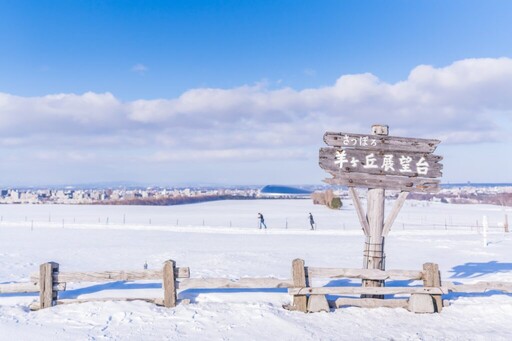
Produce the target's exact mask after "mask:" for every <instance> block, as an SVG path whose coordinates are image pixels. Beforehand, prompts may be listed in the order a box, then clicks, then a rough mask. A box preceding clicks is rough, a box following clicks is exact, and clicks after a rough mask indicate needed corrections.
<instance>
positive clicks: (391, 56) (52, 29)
mask: <svg viewBox="0 0 512 341" xmlns="http://www.w3.org/2000/svg"><path fill="white" fill-rule="evenodd" d="M510 13H512V3H510V2H507V1H488V2H485V3H484V2H479V1H450V2H444V1H415V2H410V1H402V0H400V1H387V2H384V1H300V2H297V1H290V0H286V1H277V2H275V1H258V2H243V1H234V0H233V1H197V0H190V1H151V2H147V1H129V2H122V1H105V2H91V1H64V0H53V1H50V0H48V1H47V0H42V1H28V0H21V1H16V2H2V3H0V41H1V42H2V45H1V47H0V52H1V53H0V157H1V160H2V161H1V162H0V186H3V187H6V186H7V187H9V186H10V187H15V186H38V185H65V184H71V185H72V184H80V183H82V184H87V183H98V182H117V181H122V182H126V183H142V184H159V185H168V186H173V185H174V186H176V185H180V184H213V185H266V184H284V185H287V184H289V185H296V184H320V183H321V181H322V179H324V178H326V177H328V174H326V173H325V172H324V171H323V170H321V169H320V167H319V166H318V149H319V148H320V147H322V146H324V144H323V141H322V137H323V133H324V132H325V131H343V132H353V133H369V132H370V126H371V125H372V124H374V123H381V124H388V125H389V126H390V135H394V136H406V137H423V138H437V139H440V140H441V141H442V142H441V144H440V145H439V147H438V149H437V150H436V154H440V155H443V156H444V160H443V161H442V163H443V164H444V171H443V173H444V175H443V178H442V179H441V181H442V183H466V182H468V181H470V182H472V183H511V182H512V160H511V157H510V151H511V150H512V140H511V136H512V45H511V44H510V37H511V36H512V24H511V23H510Z"/></svg>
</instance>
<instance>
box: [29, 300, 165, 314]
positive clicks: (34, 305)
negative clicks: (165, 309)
mask: <svg viewBox="0 0 512 341" xmlns="http://www.w3.org/2000/svg"><path fill="white" fill-rule="evenodd" d="M132 301H145V302H148V303H153V304H156V305H159V306H163V305H164V300H163V299H161V298H143V297H128V298H126V297H101V298H100V297H98V298H75V299H60V300H57V301H56V305H65V304H79V303H90V302H132ZM29 308H30V310H32V311H35V310H39V309H41V307H40V305H39V302H34V303H31V304H30V306H29Z"/></svg>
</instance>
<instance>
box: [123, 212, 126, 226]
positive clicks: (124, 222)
mask: <svg viewBox="0 0 512 341" xmlns="http://www.w3.org/2000/svg"><path fill="white" fill-rule="evenodd" d="M124 224H126V215H125V214H123V225H124Z"/></svg>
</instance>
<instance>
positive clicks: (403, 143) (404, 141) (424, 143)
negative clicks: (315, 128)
mask: <svg viewBox="0 0 512 341" xmlns="http://www.w3.org/2000/svg"><path fill="white" fill-rule="evenodd" d="M324 142H325V143H326V144H327V145H328V146H332V147H352V148H359V149H368V150H393V151H398V150H400V151H413V152H414V151H416V152H424V153H432V152H434V151H435V149H436V147H437V145H438V144H439V143H440V142H441V141H439V140H434V139H420V138H410V137H397V136H383V135H381V136H375V135H368V134H353V133H342V132H326V133H325V134H324Z"/></svg>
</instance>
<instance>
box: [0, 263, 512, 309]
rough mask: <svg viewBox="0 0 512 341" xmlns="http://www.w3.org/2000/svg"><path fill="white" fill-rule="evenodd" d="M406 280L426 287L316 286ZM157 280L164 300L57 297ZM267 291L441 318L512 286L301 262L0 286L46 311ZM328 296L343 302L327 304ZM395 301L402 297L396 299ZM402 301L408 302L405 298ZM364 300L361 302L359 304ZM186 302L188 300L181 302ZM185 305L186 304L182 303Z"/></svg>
mask: <svg viewBox="0 0 512 341" xmlns="http://www.w3.org/2000/svg"><path fill="white" fill-rule="evenodd" d="M318 279H323V280H326V279H327V280H340V279H350V280H353V279H360V280H378V281H386V280H407V281H422V284H423V286H402V287H396V286H390V287H356V286H318V287H317V286H313V285H311V284H312V283H313V280H318ZM139 280H159V281H161V282H162V288H163V298H119V297H112V298H82V299H59V297H58V293H59V291H65V290H66V284H67V283H79V282H92V283H98V282H114V281H139ZM229 288H240V289H269V288H288V293H289V294H290V295H292V303H291V304H290V305H285V306H284V308H286V309H289V310H295V311H302V312H319V311H329V310H330V309H331V308H341V307H345V306H357V307H364V308H376V307H389V308H398V307H401V308H405V309H408V310H410V311H412V312H417V313H433V312H441V310H442V308H443V300H442V295H443V294H447V293H449V292H473V293H475V292H485V291H489V290H498V291H503V292H509V293H510V292H512V283H506V282H480V283H476V284H470V285H468V284H465V285H455V284H454V283H451V282H441V276H440V273H439V268H438V266H437V264H434V263H426V264H424V265H423V269H422V270H386V271H382V270H377V269H348V268H320V267H310V266H305V262H304V260H302V259H295V260H293V262H292V278H291V279H278V278H267V277H265V278H245V277H244V278H240V279H228V278H190V269H189V268H188V267H177V266H176V262H175V261H173V260H168V261H166V262H164V265H163V268H162V270H142V271H103V272H60V270H59V264H57V263H55V262H48V263H44V264H42V265H41V266H40V268H39V273H37V274H33V275H32V276H31V278H30V282H28V283H9V284H0V294H4V293H39V302H36V303H33V304H32V305H31V306H30V308H31V309H32V310H38V309H44V308H48V307H52V306H54V305H58V304H70V303H83V302H92V301H134V300H143V301H147V302H151V303H154V304H157V305H161V306H164V307H169V308H171V307H175V306H176V305H177V304H178V290H179V291H183V290H186V289H229ZM326 295H333V296H342V297H336V298H335V299H334V300H331V301H328V300H327V297H326ZM368 295H390V296H391V295H392V296H393V298H391V299H376V298H366V297H367V296H368ZM394 295H398V296H400V297H397V298H395V297H394ZM404 295H406V296H408V297H403V296H404ZM361 296H362V297H363V298H361ZM183 301H185V300H183ZM183 303H185V302H183Z"/></svg>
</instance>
